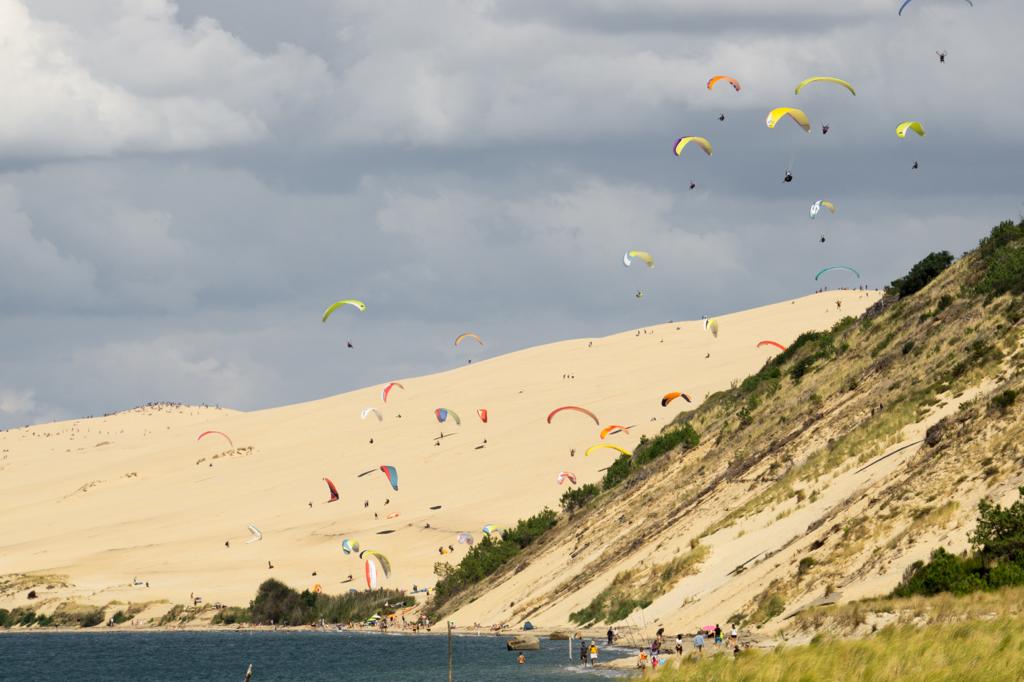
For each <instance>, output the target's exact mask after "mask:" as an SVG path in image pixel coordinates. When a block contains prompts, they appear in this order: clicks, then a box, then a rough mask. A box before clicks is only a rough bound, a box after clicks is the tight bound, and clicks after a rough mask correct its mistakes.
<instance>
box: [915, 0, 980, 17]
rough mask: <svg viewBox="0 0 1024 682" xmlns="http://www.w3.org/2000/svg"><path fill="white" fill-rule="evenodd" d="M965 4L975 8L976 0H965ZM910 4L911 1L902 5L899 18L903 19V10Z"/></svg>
mask: <svg viewBox="0 0 1024 682" xmlns="http://www.w3.org/2000/svg"><path fill="white" fill-rule="evenodd" d="M964 2H966V3H967V4H968V5H970V6H971V7H974V0H964ZM909 4H910V0H903V4H902V5H900V11H899V12H898V14H899V16H901V17H902V16H903V9H904V8H905V7H906V6H907V5H909Z"/></svg>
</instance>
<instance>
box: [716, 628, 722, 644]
mask: <svg viewBox="0 0 1024 682" xmlns="http://www.w3.org/2000/svg"><path fill="white" fill-rule="evenodd" d="M721 646H722V628H721V626H720V625H719V624H718V623H715V648H716V649H718V648H719V647H721Z"/></svg>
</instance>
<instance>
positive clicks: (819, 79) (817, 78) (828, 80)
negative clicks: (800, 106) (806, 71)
mask: <svg viewBox="0 0 1024 682" xmlns="http://www.w3.org/2000/svg"><path fill="white" fill-rule="evenodd" d="M818 82H825V83H835V84H837V85H842V86H843V87H844V88H846V89H847V90H849V91H850V94H852V95H854V96H856V95H857V91H856V90H854V89H853V86H852V85H850V84H849V83H848V82H846V81H844V80H843V79H842V78H833V77H832V76H812V77H810V78H805V79H804V80H802V81H800V82H799V83H798V84H797V86H796V91H795V93H794V94H797V95H799V94H800V91H801V90H803V88H804V86H805V85H807V84H808V83H818Z"/></svg>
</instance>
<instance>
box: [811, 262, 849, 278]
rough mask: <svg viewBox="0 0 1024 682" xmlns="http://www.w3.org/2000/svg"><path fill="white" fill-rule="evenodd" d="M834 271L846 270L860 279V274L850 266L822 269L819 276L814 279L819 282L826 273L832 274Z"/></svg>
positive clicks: (831, 266) (834, 266)
mask: <svg viewBox="0 0 1024 682" xmlns="http://www.w3.org/2000/svg"><path fill="white" fill-rule="evenodd" d="M833 270H846V271H847V272H852V273H853V274H855V275H857V279H860V273H859V272H857V271H856V270H854V269H853V268H851V267H850V266H849V265H830V266H829V267H827V268H822V269H821V270H818V274H816V275H815V276H814V279H815V280H817V279H818V278H819V277H821V276H822V275H824V274H825V273H826V272H831V271H833Z"/></svg>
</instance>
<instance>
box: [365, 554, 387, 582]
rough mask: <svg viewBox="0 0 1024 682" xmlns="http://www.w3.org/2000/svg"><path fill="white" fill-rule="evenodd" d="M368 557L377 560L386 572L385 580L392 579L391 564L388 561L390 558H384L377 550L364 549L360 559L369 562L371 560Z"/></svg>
mask: <svg viewBox="0 0 1024 682" xmlns="http://www.w3.org/2000/svg"><path fill="white" fill-rule="evenodd" d="M368 556H369V557H373V558H374V559H376V560H377V563H379V564H380V567H381V569H383V571H384V577H385V578H390V577H391V562H390V561H388V558H387V557H386V556H384V555H383V554H381V553H380V552H378V551H377V550H375V549H364V550H363V551H362V552H360V553H359V558H360V559H367V561H369V559H368V558H367V557H368Z"/></svg>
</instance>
